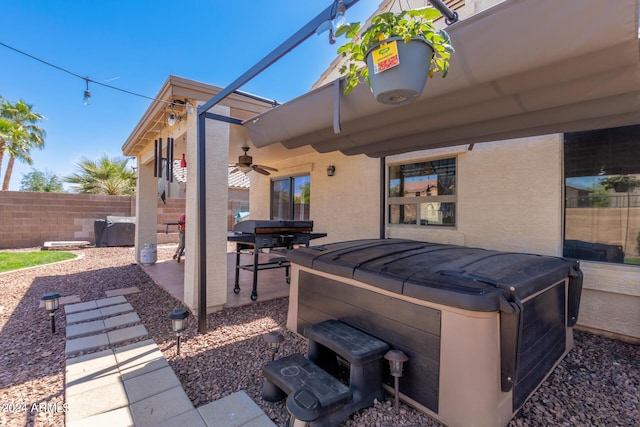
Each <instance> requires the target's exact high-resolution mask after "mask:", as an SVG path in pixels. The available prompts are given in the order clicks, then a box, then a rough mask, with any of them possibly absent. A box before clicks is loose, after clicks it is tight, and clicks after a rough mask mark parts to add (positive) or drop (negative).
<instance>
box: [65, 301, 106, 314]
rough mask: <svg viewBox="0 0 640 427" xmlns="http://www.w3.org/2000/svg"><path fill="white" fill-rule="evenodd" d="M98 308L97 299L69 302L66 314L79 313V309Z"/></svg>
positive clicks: (66, 306)
mask: <svg viewBox="0 0 640 427" xmlns="http://www.w3.org/2000/svg"><path fill="white" fill-rule="evenodd" d="M93 308H98V304H96V302H95V301H87V302H80V303H77V304H68V305H65V306H64V312H65V314H70V313H77V312H79V311H85V310H91V309H93Z"/></svg>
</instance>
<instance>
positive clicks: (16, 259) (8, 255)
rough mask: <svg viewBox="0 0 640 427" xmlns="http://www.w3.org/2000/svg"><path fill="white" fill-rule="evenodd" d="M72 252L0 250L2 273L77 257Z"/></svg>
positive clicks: (0, 268) (0, 269)
mask: <svg viewBox="0 0 640 427" xmlns="http://www.w3.org/2000/svg"><path fill="white" fill-rule="evenodd" d="M77 257H78V256H77V255H76V254H72V253H71V252H56V251H42V252H0V273H3V272H5V271H11V270H18V269H20V268H26V267H35V266H37V265H43V264H51V263H52V262H58V261H64V260H67V259H73V258H77Z"/></svg>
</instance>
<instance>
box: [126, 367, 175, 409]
mask: <svg viewBox="0 0 640 427" xmlns="http://www.w3.org/2000/svg"><path fill="white" fill-rule="evenodd" d="M174 387H181V384H180V381H179V380H178V377H176V374H175V373H174V372H173V369H171V367H169V366H167V367H165V368H162V369H157V370H154V371H151V372H148V373H146V374H142V375H138V376H135V377H133V378H129V379H126V380H124V388H125V390H126V391H127V397H128V398H129V403H136V402H139V401H141V400H143V399H146V398H148V397H151V396H153V395H154V394H158V393H160V392H163V391H166V390H169V389H172V388H174Z"/></svg>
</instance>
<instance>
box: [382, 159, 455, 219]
mask: <svg viewBox="0 0 640 427" xmlns="http://www.w3.org/2000/svg"><path fill="white" fill-rule="evenodd" d="M456 163H457V162H456V158H448V159H438V160H430V161H424V162H416V163H408V164H401V165H393V166H389V181H388V187H387V194H388V209H389V210H388V222H389V224H411V225H416V226H434V227H438V226H440V227H442V226H444V227H455V225H456V203H457V196H456Z"/></svg>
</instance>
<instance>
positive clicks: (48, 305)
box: [42, 292, 60, 334]
mask: <svg viewBox="0 0 640 427" xmlns="http://www.w3.org/2000/svg"><path fill="white" fill-rule="evenodd" d="M42 301H44V308H45V310H47V311H48V312H49V317H51V333H52V334H55V333H56V319H55V317H54V313H55V311H56V310H57V309H58V308H60V294H59V293H58V292H49V293H46V294H44V295H43V296H42Z"/></svg>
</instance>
